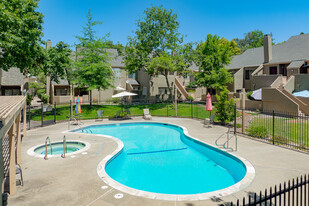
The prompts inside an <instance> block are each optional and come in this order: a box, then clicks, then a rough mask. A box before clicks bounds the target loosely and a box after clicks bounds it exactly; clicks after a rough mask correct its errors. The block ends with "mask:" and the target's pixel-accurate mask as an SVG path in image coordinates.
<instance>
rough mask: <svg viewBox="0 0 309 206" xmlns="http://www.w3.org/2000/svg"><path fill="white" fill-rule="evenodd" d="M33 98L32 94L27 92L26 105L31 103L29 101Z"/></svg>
mask: <svg viewBox="0 0 309 206" xmlns="http://www.w3.org/2000/svg"><path fill="white" fill-rule="evenodd" d="M32 100H33V96H32V95H31V94H27V100H26V101H27V105H31V101H32Z"/></svg>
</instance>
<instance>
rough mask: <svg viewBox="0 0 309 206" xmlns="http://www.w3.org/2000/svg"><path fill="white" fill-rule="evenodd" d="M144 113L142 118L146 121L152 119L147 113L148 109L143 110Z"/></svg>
mask: <svg viewBox="0 0 309 206" xmlns="http://www.w3.org/2000/svg"><path fill="white" fill-rule="evenodd" d="M143 111H144V116H143V118H144V119H146V120H151V119H152V116H151V115H150V113H149V109H143Z"/></svg>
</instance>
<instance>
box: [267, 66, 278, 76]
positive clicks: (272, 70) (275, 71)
mask: <svg viewBox="0 0 309 206" xmlns="http://www.w3.org/2000/svg"><path fill="white" fill-rule="evenodd" d="M269 74H278V72H277V67H269Z"/></svg>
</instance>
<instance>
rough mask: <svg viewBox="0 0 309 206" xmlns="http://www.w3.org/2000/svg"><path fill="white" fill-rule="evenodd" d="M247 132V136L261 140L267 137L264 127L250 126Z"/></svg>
mask: <svg viewBox="0 0 309 206" xmlns="http://www.w3.org/2000/svg"><path fill="white" fill-rule="evenodd" d="M247 131H248V134H249V135H251V136H254V137H262V138H267V137H268V131H267V128H266V127H264V126H250V128H249V129H248V130H247Z"/></svg>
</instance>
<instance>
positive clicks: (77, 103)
mask: <svg viewBox="0 0 309 206" xmlns="http://www.w3.org/2000/svg"><path fill="white" fill-rule="evenodd" d="M75 102H76V106H75V113H76V114H80V113H82V109H81V107H80V104H81V101H80V98H79V95H78V96H77V97H76V101H75Z"/></svg>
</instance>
